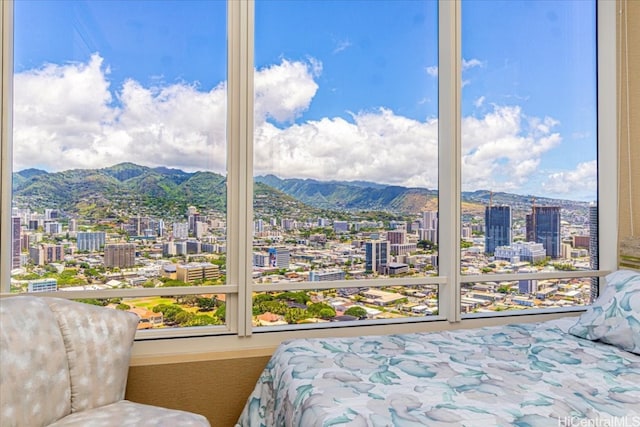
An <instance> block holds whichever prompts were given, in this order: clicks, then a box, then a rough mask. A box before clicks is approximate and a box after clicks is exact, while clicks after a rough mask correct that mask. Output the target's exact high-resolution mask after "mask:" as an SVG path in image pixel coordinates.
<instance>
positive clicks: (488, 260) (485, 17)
mask: <svg viewBox="0 0 640 427" xmlns="http://www.w3.org/2000/svg"><path fill="white" fill-rule="evenodd" d="M461 5H462V99H461V108H462V159H461V160H462V193H461V198H462V203H463V208H462V218H461V222H462V225H461V230H462V236H461V238H462V248H461V263H460V269H461V273H462V275H463V276H472V275H495V274H516V275H518V274H531V273H541V272H546V273H553V272H568V271H574V272H575V271H585V270H592V269H597V267H598V264H597V250H596V248H597V241H598V228H597V220H598V216H597V211H596V212H595V214H594V210H596V209H597V204H598V185H597V183H598V179H597V176H598V162H597V157H598V128H597V125H598V120H597V117H598V108H597V80H596V76H597V50H596V48H597V43H596V42H597V40H596V2H595V0H594V1H581V2H571V1H560V2H520V1H516V2H489V3H486V2H482V3H481V2H474V1H463V2H462V3H461ZM534 40H535V42H532V41H534ZM497 279H498V280H500V278H499V277H498V278H497ZM491 280H492V281H491V282H490V283H487V282H479V281H472V282H465V283H462V290H461V291H462V301H461V308H462V311H463V312H479V311H492V310H514V309H524V308H537V307H557V308H559V307H566V306H576V305H586V304H589V303H591V301H592V299H593V297H595V296H596V293H595V292H593V293H592V286H591V284H592V279H591V278H589V277H567V278H562V279H548V280H537V279H535V278H526V279H522V280H518V278H517V277H515V278H514V279H512V280H505V281H493V280H495V278H494V279H491ZM595 280H597V279H595Z"/></svg>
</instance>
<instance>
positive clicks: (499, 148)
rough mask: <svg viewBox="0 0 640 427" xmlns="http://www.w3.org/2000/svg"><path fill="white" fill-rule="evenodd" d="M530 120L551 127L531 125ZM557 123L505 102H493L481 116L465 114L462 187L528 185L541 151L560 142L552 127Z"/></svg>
mask: <svg viewBox="0 0 640 427" xmlns="http://www.w3.org/2000/svg"><path fill="white" fill-rule="evenodd" d="M530 123H534V124H536V123H546V124H547V126H548V127H547V128H544V127H539V126H536V127H532V126H528V124H530ZM555 123H557V122H555V121H554V120H552V119H543V120H542V121H541V120H539V119H536V118H528V117H526V116H524V114H523V113H522V110H521V108H520V107H504V106H494V110H493V111H492V112H491V113H488V114H486V115H485V116H484V117H481V118H476V117H466V118H463V121H462V145H463V147H462V151H463V157H462V164H463V190H475V189H478V188H484V189H492V190H495V191H516V190H517V189H518V188H521V187H522V186H525V185H527V183H529V182H530V181H531V180H532V178H534V174H535V172H536V170H537V169H538V167H539V165H540V162H541V157H542V155H543V154H544V153H547V152H548V151H550V150H551V149H553V148H555V147H557V146H558V144H560V142H561V137H560V135H559V134H558V133H553V132H552V130H551V128H552V127H553V125H554V124H555ZM543 131H544V132H543Z"/></svg>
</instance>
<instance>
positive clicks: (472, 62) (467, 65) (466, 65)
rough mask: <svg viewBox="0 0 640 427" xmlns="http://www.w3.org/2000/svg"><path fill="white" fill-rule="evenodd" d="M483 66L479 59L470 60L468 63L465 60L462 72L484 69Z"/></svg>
mask: <svg viewBox="0 0 640 427" xmlns="http://www.w3.org/2000/svg"><path fill="white" fill-rule="evenodd" d="M483 66H484V64H483V63H482V61H480V60H479V59H470V60H468V61H467V60H466V59H464V58H463V59H462V71H465V70H468V69H469V68H474V67H483Z"/></svg>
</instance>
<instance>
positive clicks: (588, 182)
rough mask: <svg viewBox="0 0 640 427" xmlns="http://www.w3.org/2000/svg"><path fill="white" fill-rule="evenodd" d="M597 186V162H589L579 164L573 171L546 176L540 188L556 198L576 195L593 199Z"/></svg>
mask: <svg viewBox="0 0 640 427" xmlns="http://www.w3.org/2000/svg"><path fill="white" fill-rule="evenodd" d="M597 186H598V168H597V162H596V161H595V160H591V161H588V162H583V163H579V164H578V165H577V166H576V168H575V169H574V170H570V171H560V172H554V173H551V174H549V175H548V176H547V179H546V181H545V182H544V183H542V188H543V189H544V191H545V192H546V193H548V194H553V195H556V196H558V197H562V196H566V195H571V196H572V198H573V197H575V196H576V195H579V196H581V198H585V197H589V196H591V197H593V195H594V194H596V190H597Z"/></svg>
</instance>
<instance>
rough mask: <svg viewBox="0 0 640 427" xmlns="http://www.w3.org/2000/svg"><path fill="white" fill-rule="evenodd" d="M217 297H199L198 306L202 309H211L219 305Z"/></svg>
mask: <svg viewBox="0 0 640 427" xmlns="http://www.w3.org/2000/svg"><path fill="white" fill-rule="evenodd" d="M216 303H217V298H216V297H215V296H213V297H211V298H198V302H197V305H198V308H199V309H200V311H211V310H213V309H214V308H216V306H217V304H216Z"/></svg>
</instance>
